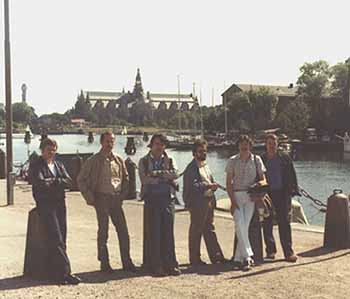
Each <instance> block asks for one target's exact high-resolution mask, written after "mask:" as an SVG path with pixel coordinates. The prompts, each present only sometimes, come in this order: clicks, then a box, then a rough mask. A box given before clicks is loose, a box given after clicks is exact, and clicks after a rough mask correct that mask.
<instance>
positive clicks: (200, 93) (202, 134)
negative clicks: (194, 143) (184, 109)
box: [199, 88, 204, 138]
mask: <svg viewBox="0 0 350 299" xmlns="http://www.w3.org/2000/svg"><path fill="white" fill-rule="evenodd" d="M202 104H203V101H202V88H200V91H199V109H200V113H201V136H202V138H204V131H203V129H204V128H203V112H202Z"/></svg>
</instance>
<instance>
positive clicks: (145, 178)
mask: <svg viewBox="0 0 350 299" xmlns="http://www.w3.org/2000/svg"><path fill="white" fill-rule="evenodd" d="M143 159H147V158H141V159H140V161H139V166H138V168H139V177H140V181H141V184H142V185H150V184H159V182H160V179H159V178H158V177H152V176H151V175H150V174H146V169H145V165H144V160H143Z"/></svg>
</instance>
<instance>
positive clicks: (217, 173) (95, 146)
mask: <svg viewBox="0 0 350 299" xmlns="http://www.w3.org/2000/svg"><path fill="white" fill-rule="evenodd" d="M23 137H24V135H23V136H22V138H16V139H14V140H13V149H14V160H15V161H18V162H24V161H26V159H27V145H26V144H25V143H24V139H23ZM52 137H53V138H54V139H56V140H57V142H58V146H59V148H58V151H59V153H75V152H77V151H78V152H80V153H95V152H97V151H98V150H99V148H100V143H99V136H98V135H96V136H95V138H94V142H92V143H88V140H87V136H85V135H57V136H52ZM1 142H3V143H5V140H4V139H2V140H1ZM39 142H40V136H34V138H33V139H32V141H31V143H30V144H29V150H30V151H34V150H35V151H37V152H38V148H39ZM125 145H126V136H117V138H116V145H115V151H116V152H117V153H118V154H120V155H121V156H122V157H123V158H124V159H126V158H127V155H126V154H125V153H124V147H125ZM135 145H136V154H135V155H133V156H131V159H132V160H133V161H134V162H135V163H136V164H137V163H138V161H139V159H140V158H141V157H142V156H144V155H145V154H146V153H147V152H148V150H149V148H147V145H148V142H144V141H143V139H142V136H135ZM1 148H2V149H3V150H5V148H6V147H5V144H4V145H2V146H1ZM168 153H169V154H170V155H171V156H173V157H174V159H175V161H176V163H177V165H178V168H179V170H180V172H182V171H183V170H184V169H185V167H186V166H187V164H188V163H189V162H190V161H191V160H192V158H193V157H192V152H191V151H175V150H172V149H169V150H168ZM235 153H236V152H235V150H234V149H232V151H230V150H222V151H210V152H209V153H208V164H209V166H210V168H211V169H212V172H213V175H214V177H215V180H216V181H217V182H218V183H220V184H223V185H224V184H225V166H226V162H227V159H228V158H229V157H230V156H232V155H234V154H235ZM295 168H296V172H297V176H298V181H299V184H300V185H301V186H302V187H303V188H304V189H305V190H307V191H308V192H309V193H310V194H311V195H312V196H313V197H315V198H318V199H320V200H321V201H323V202H326V201H327V198H328V197H329V196H330V195H331V194H332V193H333V190H334V189H336V188H340V189H342V190H343V191H344V193H349V191H350V183H349V174H350V154H346V155H344V154H343V153H342V152H326V153H315V152H304V153H301V152H300V151H299V152H296V153H295ZM179 183H180V190H182V179H179ZM139 188H140V182H139V179H138V178H137V189H138V190H139ZM180 196H181V192H180ZM217 197H218V198H221V197H227V194H226V193H225V192H224V191H222V190H218V192H217ZM301 202H302V203H303V206H304V209H305V213H306V215H307V217H308V219H309V221H310V222H311V223H312V224H322V223H323V222H324V215H322V214H319V213H318V211H317V210H316V209H314V208H313V206H312V205H310V203H311V202H310V201H309V200H307V199H305V198H301Z"/></svg>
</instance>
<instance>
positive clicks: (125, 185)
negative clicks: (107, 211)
mask: <svg viewBox="0 0 350 299" xmlns="http://www.w3.org/2000/svg"><path fill="white" fill-rule="evenodd" d="M119 161H120V163H121V167H122V176H123V177H122V186H121V187H122V190H121V192H120V198H121V199H122V200H124V199H127V197H128V193H129V183H130V180H129V173H128V169H127V168H126V165H125V161H124V160H123V159H122V158H119Z"/></svg>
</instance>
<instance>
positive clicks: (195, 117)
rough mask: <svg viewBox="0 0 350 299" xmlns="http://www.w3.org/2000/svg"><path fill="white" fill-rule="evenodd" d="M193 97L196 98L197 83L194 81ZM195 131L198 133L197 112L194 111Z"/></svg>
mask: <svg viewBox="0 0 350 299" xmlns="http://www.w3.org/2000/svg"><path fill="white" fill-rule="evenodd" d="M192 98H193V99H196V98H197V97H196V83H195V82H193V90H192ZM194 131H195V134H197V113H194Z"/></svg>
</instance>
